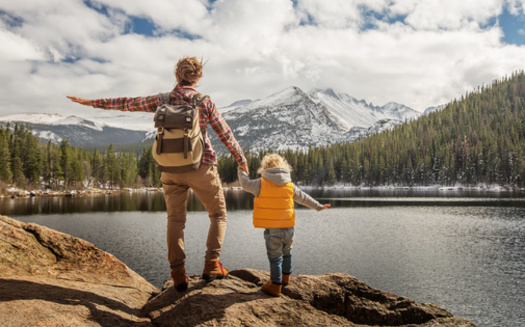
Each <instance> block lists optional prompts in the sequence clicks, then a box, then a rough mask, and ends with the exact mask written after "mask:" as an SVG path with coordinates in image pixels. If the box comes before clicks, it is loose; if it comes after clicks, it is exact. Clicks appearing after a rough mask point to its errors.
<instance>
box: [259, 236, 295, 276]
mask: <svg viewBox="0 0 525 327" xmlns="http://www.w3.org/2000/svg"><path fill="white" fill-rule="evenodd" d="M294 232H295V229H294V228H293V227H290V228H267V229H265V230H264V240H265V241H266V253H267V255H268V260H269V261H270V279H271V280H272V282H274V283H277V284H281V282H282V274H283V273H284V274H290V273H291V272H292V243H293V235H294Z"/></svg>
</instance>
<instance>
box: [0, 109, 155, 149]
mask: <svg viewBox="0 0 525 327" xmlns="http://www.w3.org/2000/svg"><path fill="white" fill-rule="evenodd" d="M110 117H113V118H114V121H113V123H111V119H110ZM133 118H134V117H133V116H129V115H122V114H119V115H115V114H114V113H113V114H109V113H105V114H104V115H101V117H99V118H98V119H87V118H81V117H77V116H67V117H64V116H62V115H58V114H35V113H33V114H31V113H28V114H15V115H8V116H0V125H3V126H5V125H7V123H11V124H15V123H19V124H20V123H23V124H26V125H27V126H28V127H30V128H31V129H32V130H33V134H34V135H35V136H37V137H38V138H39V139H40V140H42V141H44V142H47V141H51V142H52V143H54V144H59V143H60V142H61V141H62V140H67V141H68V142H69V143H70V144H71V145H72V146H78V147H92V146H101V145H108V144H110V143H112V144H128V143H140V142H145V141H147V140H148V139H150V138H151V137H152V135H154V132H155V131H154V129H153V128H150V130H149V131H148V130H144V128H142V127H141V126H140V124H138V123H137V122H135V123H133ZM135 118H137V117H135ZM140 119H143V118H140ZM126 125H128V126H129V127H128V128H126ZM151 125H153V124H151ZM118 126H120V127H118Z"/></svg>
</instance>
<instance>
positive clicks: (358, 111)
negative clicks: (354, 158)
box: [308, 89, 420, 130]
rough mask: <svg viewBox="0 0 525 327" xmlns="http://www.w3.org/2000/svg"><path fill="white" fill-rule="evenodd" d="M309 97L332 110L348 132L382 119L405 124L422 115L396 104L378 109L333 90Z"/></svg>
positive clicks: (315, 92) (317, 91)
mask: <svg viewBox="0 0 525 327" xmlns="http://www.w3.org/2000/svg"><path fill="white" fill-rule="evenodd" d="M308 95H309V96H310V98H311V99H312V100H313V101H314V102H316V103H320V104H323V105H324V106H326V107H327V108H330V113H331V115H332V116H333V117H334V120H336V121H338V122H339V123H340V124H342V127H343V128H345V129H346V130H349V129H351V128H352V127H370V126H372V125H374V124H375V123H376V122H377V121H379V120H381V119H393V120H397V121H399V122H404V121H405V120H406V119H415V118H417V117H419V115H420V113H419V112H417V111H415V110H413V109H410V108H409V107H407V106H404V105H401V104H397V103H395V102H389V103H387V104H386V105H384V106H382V107H377V106H374V105H372V104H368V103H366V101H365V100H357V99H356V98H354V97H352V96H350V95H348V94H345V93H336V92H334V90H332V89H325V90H321V89H313V90H311V91H309V92H308Z"/></svg>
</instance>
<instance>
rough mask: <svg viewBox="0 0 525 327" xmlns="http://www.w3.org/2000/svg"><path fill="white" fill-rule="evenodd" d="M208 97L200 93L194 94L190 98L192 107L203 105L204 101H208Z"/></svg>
mask: <svg viewBox="0 0 525 327" xmlns="http://www.w3.org/2000/svg"><path fill="white" fill-rule="evenodd" d="M209 98H210V97H209V96H208V95H206V94H202V93H199V92H197V93H194V94H193V95H192V96H191V100H192V102H193V105H194V106H200V105H201V103H203V102H204V101H205V100H206V99H209Z"/></svg>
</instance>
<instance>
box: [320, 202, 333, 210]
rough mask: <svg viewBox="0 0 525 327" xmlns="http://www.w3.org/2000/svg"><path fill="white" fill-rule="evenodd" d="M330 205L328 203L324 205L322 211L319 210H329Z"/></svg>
mask: <svg viewBox="0 0 525 327" xmlns="http://www.w3.org/2000/svg"><path fill="white" fill-rule="evenodd" d="M331 206H332V205H331V204H330V203H326V204H324V205H323V209H321V210H324V209H327V208H330V207H331Z"/></svg>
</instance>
